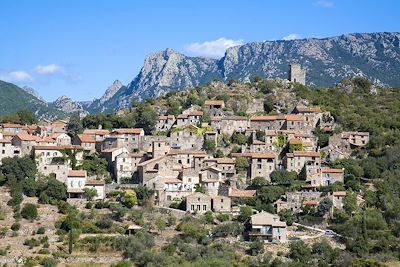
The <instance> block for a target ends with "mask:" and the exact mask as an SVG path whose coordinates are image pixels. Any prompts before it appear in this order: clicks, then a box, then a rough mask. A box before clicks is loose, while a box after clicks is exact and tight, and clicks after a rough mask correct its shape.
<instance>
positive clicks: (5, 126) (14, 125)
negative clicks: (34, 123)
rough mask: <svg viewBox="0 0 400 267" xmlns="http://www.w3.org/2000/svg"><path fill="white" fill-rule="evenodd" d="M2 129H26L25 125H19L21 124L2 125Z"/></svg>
mask: <svg viewBox="0 0 400 267" xmlns="http://www.w3.org/2000/svg"><path fill="white" fill-rule="evenodd" d="M4 128H15V129H17V128H21V129H22V128H26V129H27V127H26V126H25V125H21V124H17V123H3V129H4Z"/></svg>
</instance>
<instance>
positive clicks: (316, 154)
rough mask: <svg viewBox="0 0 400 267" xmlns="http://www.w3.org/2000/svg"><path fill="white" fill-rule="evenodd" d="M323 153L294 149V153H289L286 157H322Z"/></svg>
mask: <svg viewBox="0 0 400 267" xmlns="http://www.w3.org/2000/svg"><path fill="white" fill-rule="evenodd" d="M320 156H321V154H320V153H319V152H315V151H308V152H307V151H294V152H293V153H287V154H286V157H288V158H292V157H320Z"/></svg>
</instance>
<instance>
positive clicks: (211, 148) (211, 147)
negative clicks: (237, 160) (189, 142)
mask: <svg viewBox="0 0 400 267" xmlns="http://www.w3.org/2000/svg"><path fill="white" fill-rule="evenodd" d="M215 148H216V145H215V142H214V141H213V140H207V139H206V140H204V143H203V149H204V150H205V151H206V152H207V153H211V154H212V153H214V152H215Z"/></svg>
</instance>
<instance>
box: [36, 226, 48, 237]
mask: <svg viewBox="0 0 400 267" xmlns="http://www.w3.org/2000/svg"><path fill="white" fill-rule="evenodd" d="M45 232H46V229H44V227H39V228H38V229H37V231H36V234H38V235H43V234H44V233H45Z"/></svg>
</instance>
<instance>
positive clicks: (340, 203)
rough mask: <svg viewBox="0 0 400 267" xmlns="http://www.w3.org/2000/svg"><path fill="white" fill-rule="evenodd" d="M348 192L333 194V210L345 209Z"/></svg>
mask: <svg viewBox="0 0 400 267" xmlns="http://www.w3.org/2000/svg"><path fill="white" fill-rule="evenodd" d="M346 194H347V193H346V191H336V192H333V193H332V203H333V205H332V208H336V209H339V210H342V209H343V207H344V198H345V197H346Z"/></svg>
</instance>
